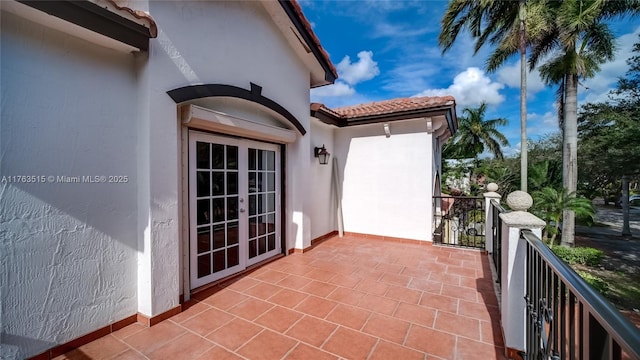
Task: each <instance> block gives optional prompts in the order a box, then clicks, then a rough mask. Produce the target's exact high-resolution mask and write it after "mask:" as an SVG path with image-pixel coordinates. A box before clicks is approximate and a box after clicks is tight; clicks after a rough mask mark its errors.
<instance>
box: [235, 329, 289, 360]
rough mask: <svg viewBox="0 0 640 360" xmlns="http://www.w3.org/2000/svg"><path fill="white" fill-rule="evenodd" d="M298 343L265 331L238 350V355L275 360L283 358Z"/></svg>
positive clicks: (257, 359)
mask: <svg viewBox="0 0 640 360" xmlns="http://www.w3.org/2000/svg"><path fill="white" fill-rule="evenodd" d="M296 343H297V342H296V341H295V340H293V339H291V338H289V337H286V336H283V335H280V334H278V333H276V332H273V331H271V330H264V331H263V332H261V333H260V334H258V335H257V336H256V337H254V338H253V339H252V340H250V341H249V342H248V343H247V344H245V345H244V346H242V347H241V348H240V349H238V351H237V352H238V354H240V355H242V356H244V357H246V358H249V359H254V360H260V359H264V360H273V359H280V358H282V357H283V356H284V355H285V354H286V353H287V352H289V350H291V349H292V348H293V347H294V346H295V345H296Z"/></svg>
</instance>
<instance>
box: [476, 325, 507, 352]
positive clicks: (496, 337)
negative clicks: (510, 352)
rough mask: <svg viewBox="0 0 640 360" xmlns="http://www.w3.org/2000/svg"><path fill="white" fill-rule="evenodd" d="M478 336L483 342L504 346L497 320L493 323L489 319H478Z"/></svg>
mask: <svg viewBox="0 0 640 360" xmlns="http://www.w3.org/2000/svg"><path fill="white" fill-rule="evenodd" d="M480 338H481V339H482V342H483V343H487V344H494V345H496V346H499V347H504V340H503V339H502V329H501V328H500V325H499V323H498V322H497V321H496V322H493V323H492V322H489V321H480Z"/></svg>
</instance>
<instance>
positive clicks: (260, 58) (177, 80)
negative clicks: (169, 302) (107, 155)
mask: <svg viewBox="0 0 640 360" xmlns="http://www.w3.org/2000/svg"><path fill="white" fill-rule="evenodd" d="M149 10H150V12H151V14H152V15H153V17H154V18H155V19H156V21H157V23H158V28H159V36H158V39H156V40H153V41H152V43H151V50H150V63H149V66H148V69H147V71H148V72H149V75H148V77H149V82H150V94H151V97H152V99H153V100H152V101H153V106H152V108H151V110H150V118H151V132H152V133H153V132H157V133H158V135H157V136H151V138H150V144H149V146H150V150H149V153H150V173H151V189H150V194H151V195H150V197H151V199H154V198H159V197H164V200H163V201H161V202H160V203H158V204H155V205H153V206H152V210H151V218H152V221H155V222H156V223H158V224H163V226H166V227H168V228H167V229H166V230H168V232H167V233H170V234H174V233H175V237H174V238H166V239H165V240H164V241H162V243H165V242H166V243H171V242H173V241H178V236H177V234H178V232H177V229H178V228H177V224H176V223H173V224H168V223H167V221H168V220H169V219H172V218H173V217H174V216H177V213H178V212H177V210H178V209H177V198H176V197H175V196H176V194H175V193H176V191H177V189H178V186H177V177H176V174H175V172H176V171H177V170H176V169H178V167H179V162H178V145H179V143H178V137H177V135H176V134H175V133H176V132H177V131H179V128H178V127H177V115H176V105H175V103H173V101H172V100H171V99H170V98H169V97H168V96H167V95H166V91H168V90H172V89H175V88H178V87H182V86H187V85H193V84H201V83H204V84H226V85H234V86H238V87H241V88H244V89H249V88H250V85H249V83H250V82H253V83H255V84H257V85H259V86H262V95H263V96H265V97H267V98H270V99H272V100H274V101H276V102H277V103H279V104H280V105H282V106H283V107H284V108H285V109H287V110H288V111H289V112H291V113H292V114H293V115H294V116H295V117H296V118H297V119H298V120H299V121H300V122H301V123H302V125H303V126H304V127H305V129H307V130H309V71H308V70H307V69H306V68H305V66H304V65H303V64H302V62H301V61H300V60H299V59H298V58H297V56H296V55H295V53H294V52H293V50H292V49H291V48H290V45H289V44H288V43H287V42H286V40H285V39H284V37H283V35H282V33H281V32H280V30H279V29H278V28H277V27H276V26H275V24H274V23H273V21H272V20H271V18H270V17H269V15H268V14H267V13H266V11H265V10H264V9H263V7H262V6H261V5H260V4H259V3H257V2H236V1H231V2H221V1H212V2H204V1H194V2H189V1H185V2H164V1H158V2H151V3H150V8H149ZM232 102H233V100H232ZM236 105H237V104H235V102H234V103H233V104H230V105H229V106H226V107H224V108H223V109H222V110H224V111H227V112H230V113H231V114H234V115H238V116H240V117H243V118H247V112H244V111H237V112H234V111H233V108H234V106H236ZM213 108H214V110H216V108H215V107H213ZM218 109H221V108H218ZM250 120H258V121H261V120H262V119H256V118H250ZM161 128H162V129H161ZM309 146H310V143H309V136H308V135H307V136H304V137H299V139H298V140H297V141H296V142H295V143H294V144H290V145H287V148H286V156H287V164H290V166H288V167H287V171H286V180H285V186H286V189H285V191H286V192H287V201H286V204H285V207H286V213H285V214H284V216H285V218H286V221H287V226H286V227H285V229H284V230H285V232H286V234H285V235H286V237H287V240H288V247H293V246H296V247H297V246H298V245H297V244H300V246H302V244H303V243H305V242H306V243H309V242H310V230H309V228H310V227H309V225H308V221H309V219H308V217H306V216H305V215H304V211H303V210H304V209H303V205H304V195H303V194H306V192H307V191H308V186H309V185H308V183H309V179H310V178H309V166H310V163H309V161H308V157H309V154H308V149H309ZM291 164H296V166H291ZM152 231H153V230H152ZM154 241H155V239H154ZM176 261H177V258H175V259H174V258H171V259H162V263H159V264H154V266H159V267H164V268H168V267H172V266H174V265H175V264H176V263H175V262H176ZM167 264H168V265H167ZM165 281H166V282H167V284H168V283H171V284H173V281H174V280H173V279H166V280H163V281H161V282H159V283H158V285H161V284H164V283H165ZM171 286H173V285H171ZM164 307H166V306H163V307H162V308H164ZM154 312H156V310H154Z"/></svg>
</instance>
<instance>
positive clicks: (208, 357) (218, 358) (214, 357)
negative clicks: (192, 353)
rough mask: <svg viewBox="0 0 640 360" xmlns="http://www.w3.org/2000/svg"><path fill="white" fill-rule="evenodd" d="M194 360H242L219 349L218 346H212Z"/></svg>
mask: <svg viewBox="0 0 640 360" xmlns="http://www.w3.org/2000/svg"><path fill="white" fill-rule="evenodd" d="M195 360H243V358H241V357H240V356H238V355H236V354H234V353H232V352H230V351H227V350H225V349H223V348H221V347H220V346H214V347H213V348H212V349H210V350H209V351H207V352H206V353H204V354H202V355H201V356H199V357H197V358H196V359H195Z"/></svg>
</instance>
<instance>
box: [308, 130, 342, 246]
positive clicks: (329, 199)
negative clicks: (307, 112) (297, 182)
mask: <svg viewBox="0 0 640 360" xmlns="http://www.w3.org/2000/svg"><path fill="white" fill-rule="evenodd" d="M334 129H335V127H333V126H330V125H326V124H324V123H321V122H320V121H319V120H317V119H312V120H311V134H310V135H311V144H310V145H311V146H310V147H309V152H308V153H309V158H308V159H307V161H308V162H310V163H311V187H310V191H309V194H308V196H307V200H306V201H305V209H306V213H307V214H309V217H310V218H311V239H315V238H318V237H320V236H322V235H326V234H328V233H330V232H332V231H334V230H337V219H336V201H335V197H334V193H333V191H334V188H333V159H334V158H336V157H337V159H338V164H340V163H343V164H344V160H345V159H344V158H340V157H339V156H337V155H336V153H335V150H334V149H335V146H334V142H333V136H334V132H335V131H338V130H334ZM322 145H325V148H326V149H327V151H328V152H329V153H330V154H331V157H330V158H329V163H328V164H327V165H320V163H319V162H318V159H317V158H315V157H314V155H313V149H314V148H315V147H321V146H322Z"/></svg>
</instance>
